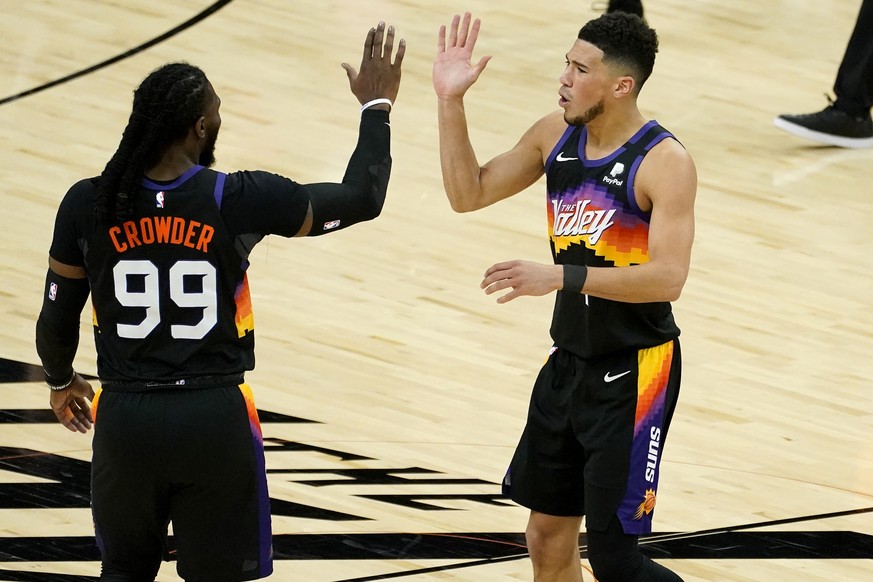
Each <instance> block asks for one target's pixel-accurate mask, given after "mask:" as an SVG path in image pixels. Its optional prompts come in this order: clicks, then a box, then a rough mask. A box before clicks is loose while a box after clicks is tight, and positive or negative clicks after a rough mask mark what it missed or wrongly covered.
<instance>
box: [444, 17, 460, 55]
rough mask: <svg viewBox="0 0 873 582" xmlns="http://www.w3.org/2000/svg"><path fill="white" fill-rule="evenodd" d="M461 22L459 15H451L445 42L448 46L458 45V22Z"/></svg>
mask: <svg viewBox="0 0 873 582" xmlns="http://www.w3.org/2000/svg"><path fill="white" fill-rule="evenodd" d="M460 22H461V17H460V16H458V15H457V14H455V15H454V16H453V17H452V24H451V25H449V42H448V43H447V44H446V46H448V47H449V48H453V47H456V46H458V24H460Z"/></svg>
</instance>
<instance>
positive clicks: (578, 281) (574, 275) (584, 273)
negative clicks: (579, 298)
mask: <svg viewBox="0 0 873 582" xmlns="http://www.w3.org/2000/svg"><path fill="white" fill-rule="evenodd" d="M587 278H588V266H587V265H564V288H563V290H564V291H569V292H570V293H582V287H584V286H585V279H587Z"/></svg>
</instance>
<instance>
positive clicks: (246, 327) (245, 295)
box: [233, 273, 255, 337]
mask: <svg viewBox="0 0 873 582" xmlns="http://www.w3.org/2000/svg"><path fill="white" fill-rule="evenodd" d="M233 299H234V302H235V303H236V318H235V322H236V331H237V333H238V334H239V337H243V336H245V335H246V334H247V333H249V332H252V331H255V315H254V313H253V312H252V295H251V293H250V292H249V277H248V275H247V274H245V273H243V280H242V282H241V283H240V284H239V286H238V287H237V288H236V293H235V294H234V297H233Z"/></svg>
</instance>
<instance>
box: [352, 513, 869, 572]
mask: <svg viewBox="0 0 873 582" xmlns="http://www.w3.org/2000/svg"><path fill="white" fill-rule="evenodd" d="M862 513H873V507H865V508H862V509H850V510H847V511H836V512H833V513H820V514H818V515H807V516H802V517H791V518H787V519H777V520H773V521H761V522H757V523H747V524H743V525H735V526H729V527H721V528H713V529H706V530H700V531H696V532H689V533H675V534H663V535H660V536H652V537H651V538H642V539H640V545H641V546H645V545H649V544H658V543H660V542H664V541H670V540H680V539H688V538H695V537H700V536H706V535H717V534H723V533H731V532H737V531H742V530H747V529H754V528H759V527H769V526H777V525H785V524H790V523H800V522H804V521H818V520H822V519H831V518H834V517H844V516H847V515H859V514H862ZM579 549H580V550H584V549H586V546H580V547H579ZM528 556H529V553H528V552H524V553H519V554H513V555H511V556H501V557H498V558H485V559H483V560H474V561H471V562H464V563H461V564H449V565H446V566H433V567H430V568H420V569H417V570H410V571H406V572H393V573H390V574H377V575H375V576H364V577H362V578H346V579H343V580H338V581H337V582H376V581H377V580H389V579H392V578H406V577H407V576H418V575H420V574H431V573H434V572H445V571H448V570H460V569H462V568H474V567H476V566H487V565H489V564H499V563H501V562H512V561H515V560H523V559H525V558H527V557H528ZM666 557H667V556H665V558H666Z"/></svg>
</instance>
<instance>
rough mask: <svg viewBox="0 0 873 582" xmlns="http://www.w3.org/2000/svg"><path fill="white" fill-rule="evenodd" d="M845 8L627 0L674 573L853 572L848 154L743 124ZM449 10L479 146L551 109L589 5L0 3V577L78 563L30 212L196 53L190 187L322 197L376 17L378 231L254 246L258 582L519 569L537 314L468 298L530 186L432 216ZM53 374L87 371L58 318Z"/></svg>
mask: <svg viewBox="0 0 873 582" xmlns="http://www.w3.org/2000/svg"><path fill="white" fill-rule="evenodd" d="M859 4H860V2H858V1H854V2H836V1H833V0H831V1H822V2H807V1H804V0H781V1H779V2H766V3H764V2H757V1H752V0H736V1H734V2H717V1H715V0H698V1H681V0H651V1H645V7H646V11H647V17H648V20H649V22H650V24H651V25H652V26H653V27H655V28H656V29H657V31H658V33H659V36H660V38H661V51H660V53H659V56H658V61H657V64H656V66H655V72H654V75H653V76H652V78H651V79H650V81H649V82H648V83H647V85H646V87H645V89H644V90H643V92H642V95H641V99H640V104H641V107H642V109H643V111H644V113H646V114H647V115H649V116H650V117H652V118H655V119H657V120H658V121H660V122H661V123H662V124H663V125H664V126H666V127H667V128H668V129H670V130H671V131H673V132H674V133H675V134H676V135H677V137H678V138H679V139H680V140H681V141H682V142H683V143H684V145H685V146H686V147H687V148H688V149H689V151H690V152H691V153H692V155H693V157H694V159H695V162H696V164H697V167H698V172H699V177H700V187H699V192H698V202H697V238H696V242H695V250H694V257H693V264H692V271H691V275H690V277H689V280H688V283H687V285H686V288H685V291H684V294H683V296H682V298H681V299H680V300H679V301H678V302H677V303H676V305H675V312H676V319H677V322H678V323H679V325H680V327H681V328H682V330H683V335H682V342H683V344H682V345H683V355H684V362H685V367H684V378H683V388H682V390H683V393H682V396H681V398H680V403H679V407H678V410H677V413H676V416H675V418H674V423H673V427H672V429H671V433H670V438H669V443H668V446H667V447H666V451H665V457H664V462H663V465H662V468H663V476H662V481H661V489H660V491H659V503H658V510H657V515H656V520H655V529H656V533H655V534H653V536H652V537H651V538H649V539H647V540H646V541H645V542H644V543H645V545H646V546H647V548H648V550H649V551H650V552H651V555H653V556H655V557H658V558H661V559H662V560H663V561H664V563H665V564H667V565H669V567H671V568H673V569H675V570H676V571H677V572H678V573H679V574H680V575H681V576H682V577H683V578H684V580H686V582H703V581H710V580H720V581H731V582H747V581H751V582H757V581H760V582H764V581H768V582H769V581H773V580H793V579H803V580H808V581H811V582H815V581H821V582H824V581H834V580H846V581H850V580H851V581H860V580H868V579H873V517H871V513H873V390H871V381H870V378H871V377H873V278H871V276H870V257H871V256H873V242H871V241H870V240H869V239H868V238H867V236H866V234H865V233H866V232H867V230H869V224H870V222H871V219H873V186H871V184H873V151H870V150H861V151H850V150H840V149H835V148H827V147H818V146H815V145H811V144H808V143H806V142H803V141H801V140H799V139H797V138H795V137H793V136H790V135H788V134H785V133H782V132H780V131H779V130H777V129H776V128H774V127H773V126H772V119H773V117H775V116H776V115H777V114H779V113H802V112H810V111H814V110H818V109H820V108H822V107H824V105H825V101H824V98H823V96H822V93H824V92H826V91H828V90H830V87H831V85H832V83H833V79H834V76H835V74H836V69H837V65H838V63H839V60H840V58H841V56H842V52H843V49H844V48H845V45H846V42H847V40H848V37H849V33H850V31H851V29H852V26H853V24H854V19H855V16H856V13H857V8H858V6H859ZM210 7H212V8H215V9H216V10H214V11H213V12H212V13H209V14H201V12H202V11H206V10H207V9H209V8H210ZM464 10H471V11H472V12H473V13H474V15H475V16H478V17H481V18H482V20H483V28H482V34H481V37H480V43H479V47H477V54H479V55H484V54H491V55H493V56H494V58H493V60H492V61H491V63H490V64H489V65H488V67H487V69H486V71H485V73H484V74H483V76H482V77H481V78H480V80H479V82H478V83H477V84H476V85H475V86H474V87H473V89H472V90H471V91H470V93H469V94H468V98H467V112H468V118H469V121H470V125H471V136H472V139H473V143H474V146H475V148H476V151H477V153H478V155H479V158H480V161H482V162H484V161H485V160H487V159H489V158H490V157H492V156H494V155H496V154H498V153H500V152H502V151H505V150H507V149H509V148H510V147H512V145H514V144H515V142H516V141H517V139H518V138H519V137H520V136H521V134H522V133H523V132H524V131H525V130H526V129H527V128H528V127H529V126H530V125H531V124H532V123H533V122H534V121H535V120H536V119H538V118H539V117H540V116H542V115H544V114H545V113H547V112H549V111H551V110H553V109H554V108H555V107H556V103H557V89H558V81H557V78H558V76H559V75H560V73H561V71H562V69H563V66H564V55H565V53H566V52H567V50H568V49H569V48H570V46H571V45H572V43H573V41H574V39H575V37H576V33H577V32H578V29H579V27H580V26H582V24H584V23H585V22H586V21H587V20H589V19H590V18H593V17H595V16H597V14H598V13H597V12H596V11H594V10H592V9H591V8H590V6H589V4H588V3H586V2H576V3H571V4H565V3H551V2H538V3H531V2H523V1H521V0H505V1H504V2H500V3H495V2H485V1H484V0H468V1H467V2H461V1H459V0H449V1H447V2H439V3H429V2H424V1H421V0H418V1H415V0H403V1H401V0H367V1H358V2H351V1H340V0H330V1H324V0H322V1H315V0H297V1H295V2H281V1H279V0H233V1H227V0H225V1H223V2H218V3H215V4H213V3H211V2H209V1H208V0H199V1H195V2H185V3H179V2H168V1H165V0H152V1H149V2H145V1H139V0H136V1H130V2H124V3H109V2H98V1H95V0H79V1H77V2H73V3H62V2H56V1H51V0H33V1H31V2H21V3H19V2H12V1H11V0H0V14H2V16H0V38H2V39H3V44H4V53H3V54H4V56H3V57H2V58H0V127H2V131H0V152H2V153H0V182H2V194H0V196H2V198H0V202H2V209H0V233H2V238H0V249H2V252H0V269H2V273H3V281H4V285H3V290H2V291H0V294H2V297H3V300H2V305H3V317H4V319H5V321H6V322H7V323H6V325H5V326H4V328H3V329H2V330H0V358H2V360H0V379H2V381H3V384H2V387H3V389H2V390H0V419H2V421H3V422H2V423H0V447H2V448H0V530H2V531H0V580H69V581H82V580H93V579H96V577H97V576H98V574H99V563H98V562H97V561H96V560H97V558H96V554H95V553H94V552H95V550H94V548H93V530H92V527H91V520H90V512H89V509H88V490H87V487H88V482H87V479H88V477H87V475H88V473H87V471H88V461H89V459H90V436H83V435H74V434H72V433H69V432H67V431H66V430H65V429H63V428H62V427H61V426H60V425H58V424H56V423H55V422H54V421H53V417H52V416H51V413H50V412H49V411H48V390H47V389H46V388H45V387H44V385H42V383H41V382H40V375H39V373H38V372H39V370H38V368H36V367H35V365H36V364H38V359H37V357H36V353H35V349H34V342H33V329H34V323H35V319H36V315H37V313H38V312H39V307H40V304H41V292H42V286H43V281H44V274H45V267H46V255H47V251H48V246H49V243H50V240H51V232H52V224H53V220H54V214H55V211H56V208H57V205H58V202H59V201H60V199H61V197H62V196H63V194H64V193H65V192H66V190H67V188H68V187H69V186H70V185H71V184H73V183H74V182H75V181H77V180H78V179H80V178H83V177H87V176H92V175H95V174H97V173H99V172H100V171H101V170H102V168H103V166H104V165H105V163H106V161H107V160H108V159H109V157H110V156H111V154H112V152H113V151H114V150H115V148H116V146H117V145H118V140H119V139H120V136H121V131H122V130H123V128H124V125H125V123H126V120H127V116H128V114H129V110H130V105H131V98H132V91H133V89H134V88H135V87H136V86H137V84H138V83H139V82H140V81H141V80H142V78H143V77H144V76H145V75H147V74H148V73H149V72H150V71H151V70H153V69H154V68H156V67H158V66H159V65H161V64H163V63H165V62H168V61H175V60H187V61H189V62H191V63H193V64H196V65H198V66H200V67H202V68H203V69H204V70H205V71H206V73H207V75H208V76H209V78H210V80H211V81H212V83H213V85H214V86H215V88H216V90H217V91H218V93H219V94H220V95H221V98H222V118H223V124H222V131H221V135H220V137H219V140H218V150H217V156H218V164H217V168H218V169H220V170H224V171H233V170H235V169H240V168H248V169H254V168H259V169H266V170H271V171H275V172H278V173H281V174H284V175H287V176H289V177H291V178H293V179H295V180H297V181H300V182H317V181H337V180H339V179H340V178H341V177H342V174H343V171H344V169H345V164H346V162H347V160H348V156H349V154H350V153H351V151H352V149H353V148H354V143H355V139H356V134H357V121H358V117H359V113H358V104H357V102H356V100H355V99H354V97H353V96H352V95H351V93H350V91H349V90H348V85H347V80H346V77H345V73H344V71H343V70H342V69H341V68H340V63H341V62H343V61H348V62H350V63H352V64H354V65H355V66H357V65H358V64H359V62H360V51H361V45H362V42H363V39H364V35H365V33H366V30H367V29H368V28H369V27H370V26H372V25H375V24H376V22H378V21H379V20H385V21H386V22H388V23H390V24H394V25H395V26H396V27H397V30H398V35H399V36H402V37H403V38H405V39H406V40H407V42H408V52H407V58H406V61H405V63H404V80H403V84H402V86H401V89H400V95H399V98H398V102H397V104H396V107H395V109H394V112H393V114H392V120H391V124H392V132H393V148H392V149H393V156H394V171H393V174H392V178H391V186H390V188H389V198H388V201H387V202H386V206H385V209H384V211H383V214H382V216H381V217H380V218H379V219H377V220H376V221H374V222H372V223H368V224H364V225H359V226H357V227H355V228H352V229H350V230H348V231H343V232H341V233H337V234H335V235H332V236H329V237H322V238H319V239H306V240H284V239H281V238H278V237H273V238H270V239H268V240H266V241H264V242H263V243H261V244H260V245H259V247H258V248H257V249H256V250H255V252H254V254H253V255H252V268H251V271H250V277H249V279H250V282H251V286H252V293H253V301H254V308H255V321H256V325H257V344H258V347H257V357H258V365H257V369H256V370H255V371H254V372H252V373H250V374H248V376H247V379H248V382H249V383H250V384H251V385H252V387H253V388H254V391H255V396H256V401H257V403H258V407H259V409H260V410H261V411H262V421H263V428H264V435H265V438H266V439H267V447H268V448H267V465H268V470H269V472H270V492H271V496H272V498H273V501H274V507H273V528H274V533H275V548H276V571H275V574H274V575H273V578H272V579H276V580H307V581H312V582H321V581H325V582H326V581H339V580H345V581H352V580H384V579H397V580H403V581H410V582H413V581H424V580H477V581H482V580H489V581H490V580H530V579H531V577H532V576H531V569H530V564H529V561H528V560H527V559H526V558H525V548H524V545H523V536H521V532H522V531H523V529H524V525H525V522H526V518H527V512H526V510H524V509H522V508H519V507H516V506H514V505H513V504H512V503H511V502H509V501H507V500H506V499H504V498H502V497H501V496H500V488H499V482H500V479H501V478H502V476H503V473H504V471H505V469H506V465H507V463H508V462H509V459H510V457H511V454H512V450H513V448H514V446H515V444H516V441H517V439H518V436H519V435H520V432H521V429H522V426H523V422H524V417H525V413H526V409H527V399H528V395H529V392H530V387H531V385H532V383H533V380H534V377H535V375H536V373H537V371H538V369H539V366H540V365H541V363H542V362H543V360H544V359H545V357H546V354H547V353H548V349H549V347H550V344H549V337H548V324H549V319H550V316H551V308H552V298H549V297H544V298H530V297H526V298H522V299H519V300H516V301H513V302H511V303H509V304H506V305H497V304H496V303H495V301H494V299H493V297H487V296H485V295H484V294H483V293H482V292H481V291H480V290H479V287H478V285H479V281H480V280H481V276H482V273H483V272H484V271H485V269H486V268H487V267H488V266H490V265H491V264H493V263H495V262H498V261H501V260H506V259H514V258H525V259H532V260H539V261H544V262H545V261H549V260H550V256H549V252H548V242H547V231H546V223H545V214H544V207H543V195H544V182H543V181H540V182H539V183H537V184H535V185H534V186H532V187H531V188H530V189H529V190H527V191H526V192H524V193H522V194H520V195H518V196H516V197H514V198H513V199H510V200H508V201H504V202H502V203H500V204H497V205H495V206H494V207H491V208H488V209H485V210H482V211H480V212H477V213H473V214H469V215H458V214H454V213H452V211H451V210H450V209H449V205H448V202H447V201H446V199H445V195H444V193H443V190H442V183H441V178H440V170H439V159H438V150H437V129H436V99H435V97H434V95H433V90H432V88H431V84H430V71H431V62H432V57H433V55H434V52H435V47H436V32H437V29H438V27H439V26H440V24H444V23H448V22H449V20H450V19H451V16H452V14H454V13H456V12H462V11H464ZM198 14H200V15H201V17H197V16H198ZM191 19H193V20H192V21H191V22H190V23H189V24H190V26H186V27H184V29H183V30H180V31H178V33H177V34H173V35H168V36H167V37H166V38H164V39H163V40H160V42H155V43H154V44H153V45H150V46H149V47H148V48H146V49H145V50H140V51H135V50H133V49H136V48H137V47H140V46H141V45H143V44H144V43H149V42H150V41H152V40H153V39H160V37H162V35H165V33H167V32H168V31H172V30H173V29H175V28H177V27H179V26H180V25H182V24H184V23H186V22H187V21H189V20H191ZM128 51H131V54H129V55H126V56H124V58H119V59H118V60H117V61H115V62H113V63H112V64H109V65H108V66H104V67H96V68H94V70H91V71H88V69H89V68H91V67H92V66H94V65H98V64H100V63H103V62H104V61H107V60H109V59H113V58H114V57H118V56H122V55H125V53H127V52H128ZM79 72H84V74H81V75H78V76H77V75H76V74H77V73H79ZM68 76H72V78H70V79H68V80H66V81H63V82H59V83H57V84H54V85H52V86H50V87H48V88H46V89H45V90H38V91H34V92H31V90H33V89H37V88H40V87H42V86H43V85H45V84H49V83H52V82H54V81H58V80H62V79H64V78H65V77H68ZM75 366H76V369H77V370H79V371H81V372H83V373H90V374H94V373H95V364H94V345H93V339H92V337H91V330H90V321H89V319H88V318H87V317H83V318H82V345H81V348H80V350H79V356H78V357H77V360H76V363H75ZM174 566H175V565H174V563H172V562H170V563H167V564H165V565H164V567H163V568H162V570H161V573H160V575H159V578H158V579H159V580H162V581H173V580H178V579H179V578H178V577H177V576H176V574H175V567H174ZM590 579H592V577H591V576H590V575H586V580H590Z"/></svg>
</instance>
